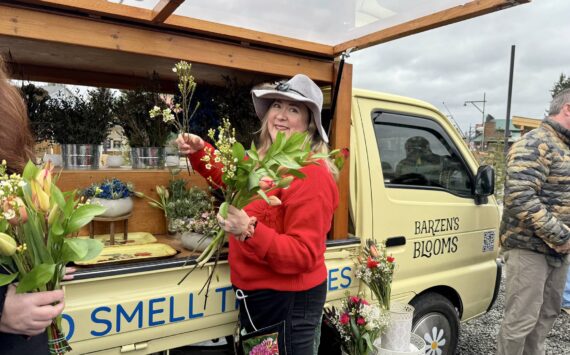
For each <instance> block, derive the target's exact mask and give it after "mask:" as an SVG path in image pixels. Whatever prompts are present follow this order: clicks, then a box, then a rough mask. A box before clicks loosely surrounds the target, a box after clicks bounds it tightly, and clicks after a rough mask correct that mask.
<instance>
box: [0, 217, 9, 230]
mask: <svg viewBox="0 0 570 355" xmlns="http://www.w3.org/2000/svg"><path fill="white" fill-rule="evenodd" d="M7 229H8V221H7V220H6V219H1V220H0V232H2V233H5V232H6V230H7Z"/></svg>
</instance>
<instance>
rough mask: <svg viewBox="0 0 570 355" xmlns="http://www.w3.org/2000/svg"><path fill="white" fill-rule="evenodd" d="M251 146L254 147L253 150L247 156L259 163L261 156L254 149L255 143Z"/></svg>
mask: <svg viewBox="0 0 570 355" xmlns="http://www.w3.org/2000/svg"><path fill="white" fill-rule="evenodd" d="M251 145H252V148H251V149H250V150H248V151H247V155H248V156H249V157H250V158H251V159H253V160H255V161H258V160H259V154H258V153H257V150H256V149H254V148H255V146H254V145H253V143H252V144H251Z"/></svg>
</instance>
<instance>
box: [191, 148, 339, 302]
mask: <svg viewBox="0 0 570 355" xmlns="http://www.w3.org/2000/svg"><path fill="white" fill-rule="evenodd" d="M208 147H211V146H209V145H208ZM204 155H205V152H204V151H203V150H202V151H198V152H196V153H194V154H190V155H189V158H190V162H191V163H192V167H193V168H194V169H195V170H196V171H198V172H199V173H200V175H202V176H204V177H205V178H207V177H209V176H210V177H212V179H213V181H214V182H215V183H216V184H221V176H222V173H221V171H220V168H221V166H220V165H215V166H214V167H213V168H212V169H211V170H207V169H206V168H205V162H203V161H201V160H200V159H201V158H202V157H203V156H204ZM301 171H302V172H303V173H304V174H305V178H303V179H295V180H293V182H292V183H291V185H290V186H289V187H288V188H286V189H277V190H275V191H274V192H273V193H271V195H275V196H277V197H278V198H279V199H280V200H281V202H282V204H281V205H280V206H273V207H272V206H269V205H268V204H267V202H265V201H264V200H256V201H254V202H252V203H250V204H249V205H247V206H246V207H245V208H244V210H245V212H246V213H247V214H248V215H249V216H255V217H257V220H258V223H257V226H256V228H255V233H254V234H253V237H252V238H249V239H248V240H247V241H245V242H240V241H238V240H236V239H235V238H233V237H230V238H229V243H230V252H229V263H230V277H231V281H232V284H233V285H234V286H236V287H239V288H241V289H244V290H250V291H251V290H259V289H273V290H278V291H304V290H308V289H310V288H312V287H315V286H317V285H319V284H321V283H322V282H323V281H325V280H326V278H327V269H326V266H325V258H324V254H325V249H326V235H327V233H328V231H329V230H330V227H331V223H332V218H333V213H334V210H335V209H336V207H337V205H338V189H337V186H336V182H335V181H334V178H333V176H332V174H331V173H330V172H329V171H328V168H327V166H326V165H325V163H324V162H321V163H320V164H319V165H308V166H305V167H303V168H302V169H301Z"/></svg>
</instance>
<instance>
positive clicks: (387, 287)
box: [356, 239, 396, 310]
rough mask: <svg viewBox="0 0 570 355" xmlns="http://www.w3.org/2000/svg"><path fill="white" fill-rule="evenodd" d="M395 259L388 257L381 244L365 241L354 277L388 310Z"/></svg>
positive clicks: (370, 240) (369, 240)
mask: <svg viewBox="0 0 570 355" xmlns="http://www.w3.org/2000/svg"><path fill="white" fill-rule="evenodd" d="M395 266H396V259H395V258H394V257H393V256H392V255H388V254H387V252H386V247H385V246H384V245H383V244H380V245H378V244H376V242H375V241H374V240H372V239H368V240H366V244H365V246H364V247H363V249H362V255H361V256H360V257H359V258H358V265H357V267H356V277H357V278H359V279H360V280H361V281H362V282H364V283H365V284H366V286H368V288H369V289H370V291H372V293H373V294H374V296H375V297H376V299H377V300H378V303H379V304H380V305H381V306H382V308H384V309H386V310H389V309H390V294H391V293H392V279H393V275H394V268H395Z"/></svg>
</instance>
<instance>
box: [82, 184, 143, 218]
mask: <svg viewBox="0 0 570 355" xmlns="http://www.w3.org/2000/svg"><path fill="white" fill-rule="evenodd" d="M133 194H134V188H133V185H132V184H131V183H125V182H123V181H121V180H119V179H117V178H112V179H105V180H103V181H101V182H100V183H96V184H92V185H91V186H90V187H88V188H87V189H85V190H84V191H83V196H85V197H86V198H88V199H90V202H91V203H92V204H98V205H101V206H103V207H105V208H106V210H105V212H104V213H103V214H101V215H100V217H107V218H114V217H119V216H125V215H128V214H129V213H131V211H132V210H133V199H132V198H131V196H132V195H133Z"/></svg>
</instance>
